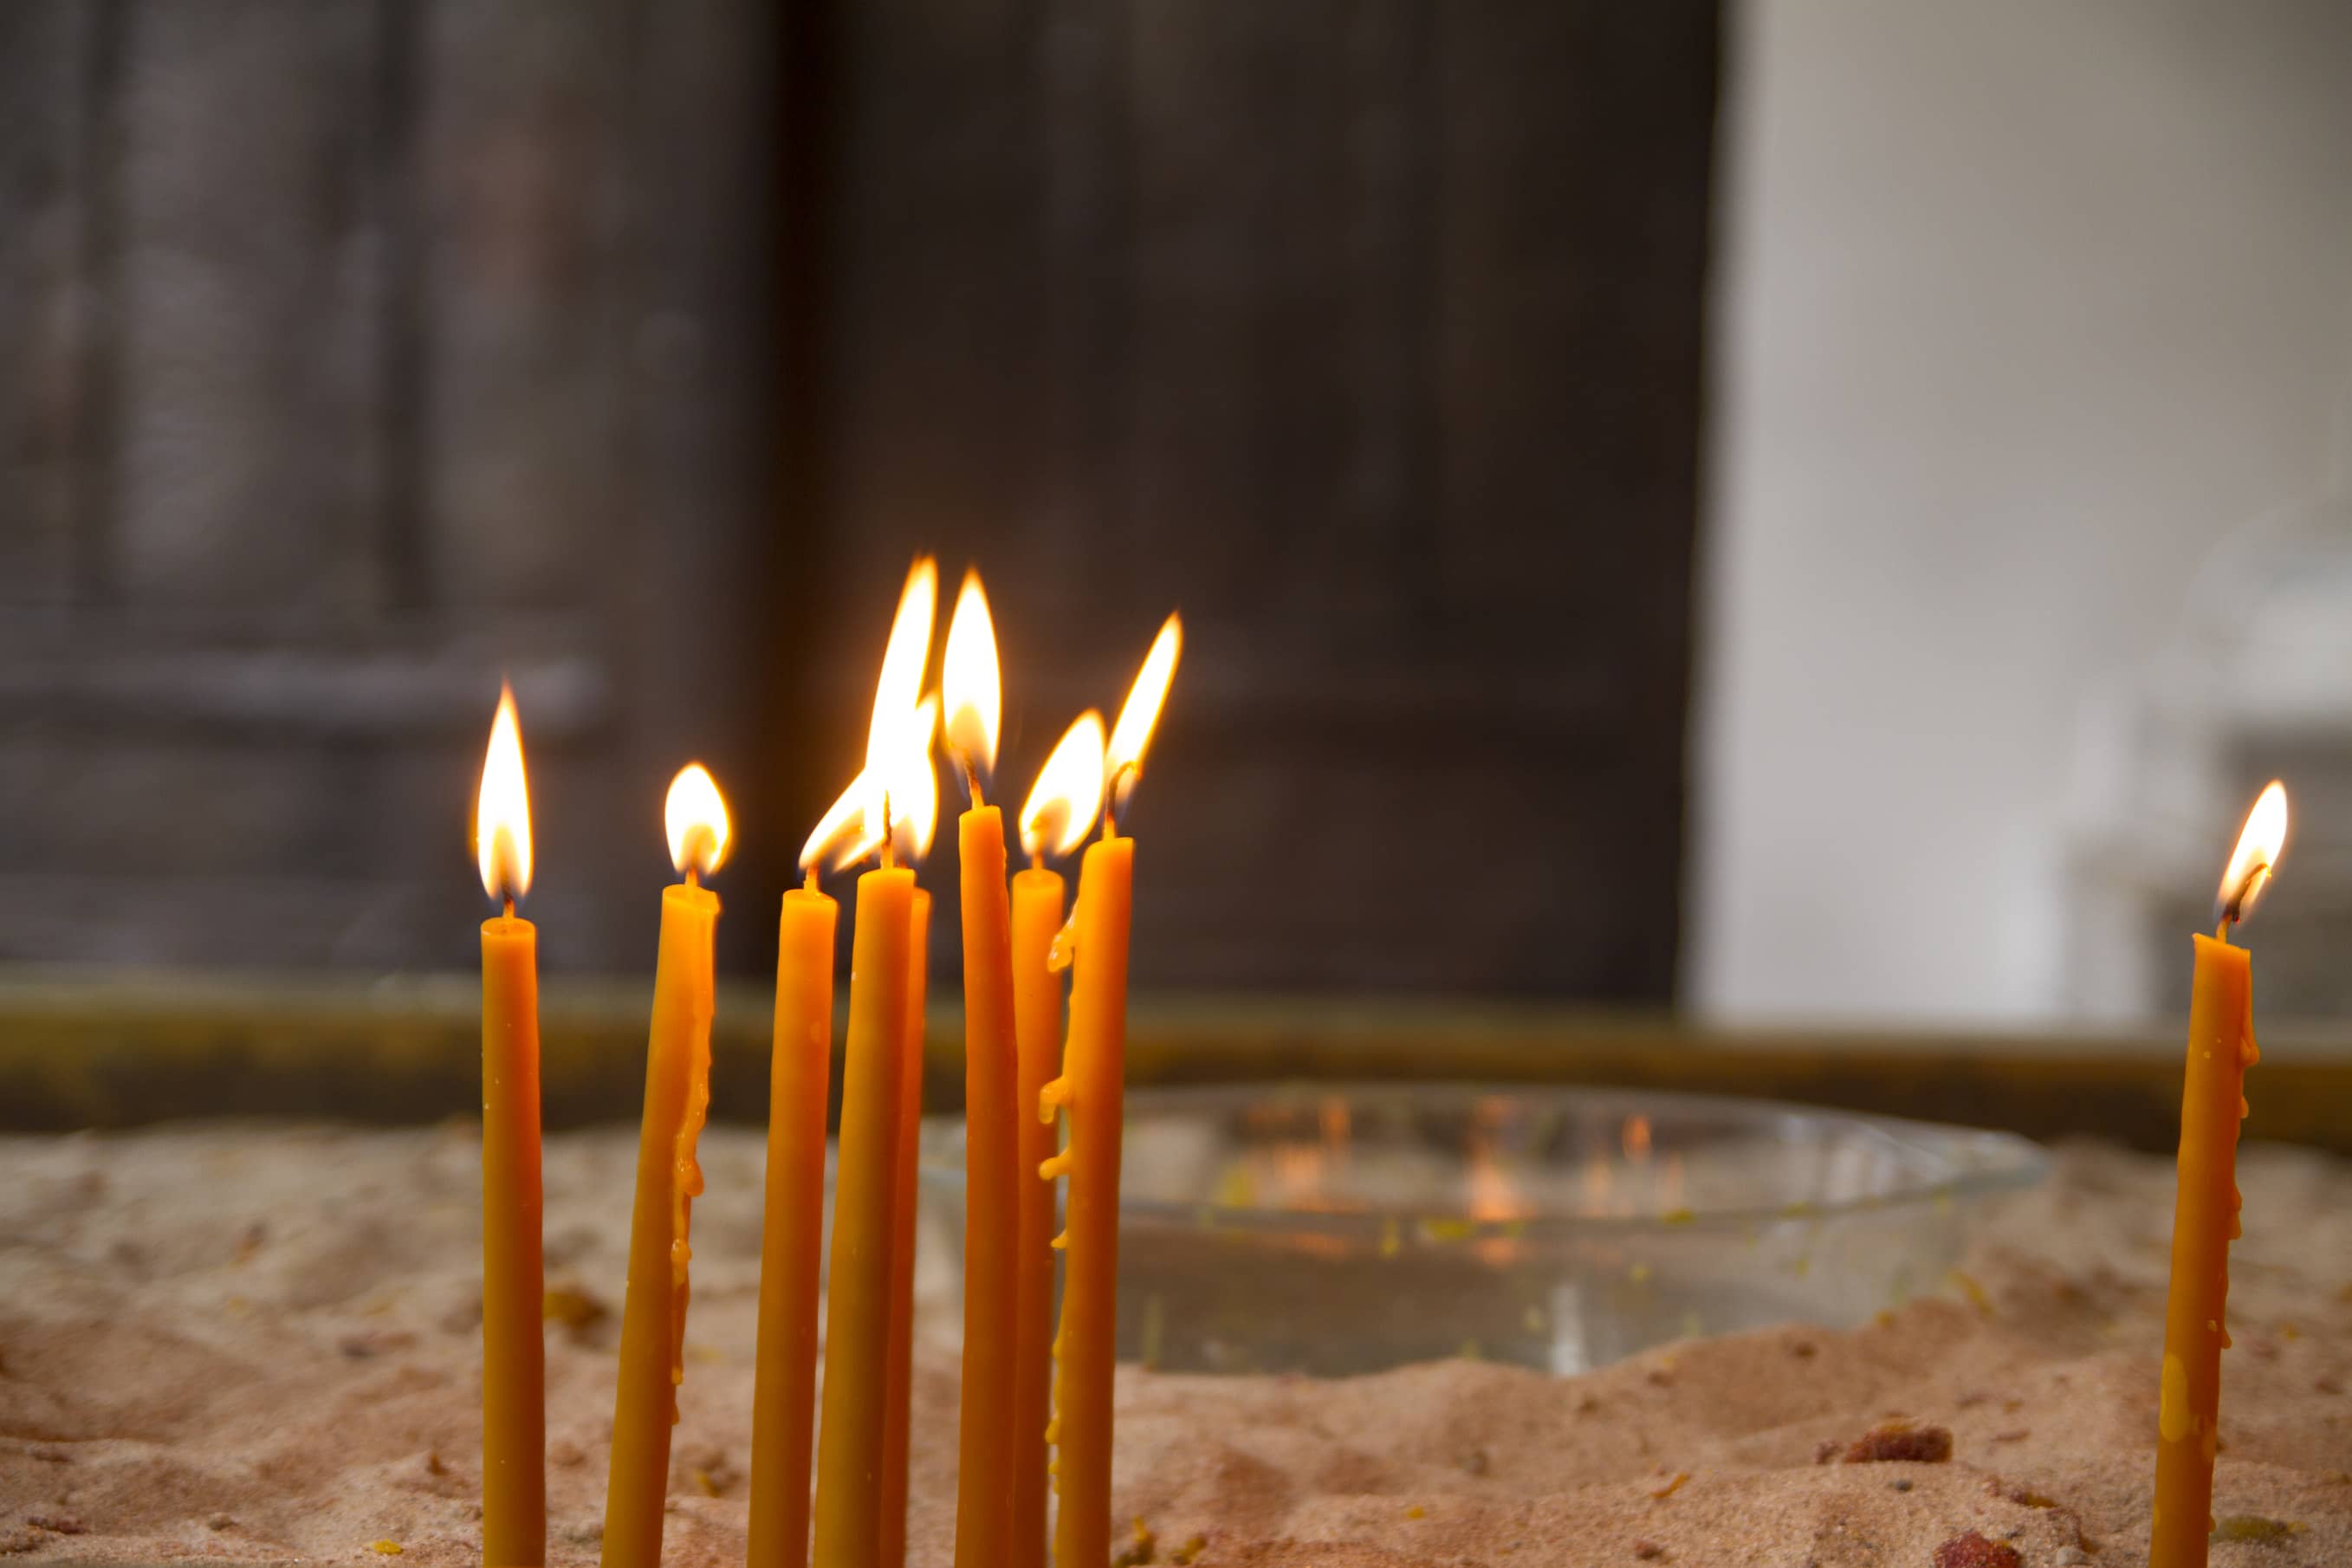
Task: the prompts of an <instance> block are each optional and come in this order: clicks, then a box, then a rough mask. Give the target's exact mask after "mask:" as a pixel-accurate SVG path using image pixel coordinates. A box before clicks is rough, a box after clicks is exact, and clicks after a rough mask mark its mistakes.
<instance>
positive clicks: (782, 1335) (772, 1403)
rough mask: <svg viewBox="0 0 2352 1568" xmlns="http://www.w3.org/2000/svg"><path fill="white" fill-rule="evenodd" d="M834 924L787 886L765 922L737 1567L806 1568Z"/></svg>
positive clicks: (834, 909) (806, 893)
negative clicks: (745, 1483) (747, 1419)
mask: <svg viewBox="0 0 2352 1568" xmlns="http://www.w3.org/2000/svg"><path fill="white" fill-rule="evenodd" d="M812 881H814V878H812ZM838 914H839V906H838V905H836V904H835V902H834V900H831V899H829V898H827V897H825V895H824V894H823V893H821V892H819V891H818V890H817V889H815V888H814V886H812V887H808V888H795V889H793V890H792V891H790V892H788V893H786V894H785V895H784V898H783V907H782V912H781V913H780V914H779V915H778V917H777V922H776V1026H775V1040H774V1058H773V1060H774V1065H773V1068H772V1077H771V1079H770V1082H769V1089H768V1176H767V1194H766V1207H765V1209H764V1211H763V1213H762V1215H761V1226H760V1329H759V1350H758V1355H757V1362H756V1365H755V1367H754V1370H753V1373H752V1387H751V1540H750V1544H749V1548H748V1552H747V1561H748V1563H749V1568H803V1565H804V1564H805V1563H807V1562H808V1531H809V1460H810V1458H811V1451H812V1448H813V1447H814V1440H815V1436H816V1422H815V1415H816V1322H817V1317H816V1314H817V1274H818V1268H819V1267H820V1265H822V1263H823V1262H824V1253H823V1246H824V1122H825V1097H826V1095H827V1093H828V1092H829V1089H830V1084H829V1081H828V1080H829V1079H830V1077H831V1074H832V1055H833V940H834V929H835V922H836V920H837V917H838Z"/></svg>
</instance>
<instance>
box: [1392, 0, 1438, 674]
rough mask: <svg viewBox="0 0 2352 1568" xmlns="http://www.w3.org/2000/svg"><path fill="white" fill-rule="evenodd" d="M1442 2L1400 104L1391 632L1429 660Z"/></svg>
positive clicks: (1434, 599)
mask: <svg viewBox="0 0 2352 1568" xmlns="http://www.w3.org/2000/svg"><path fill="white" fill-rule="evenodd" d="M1438 3H1439V0H1418V3H1417V4H1413V5H1408V6H1407V7H1406V8H1405V26H1406V28H1407V37H1406V38H1405V40H1404V48H1403V51H1402V64H1403V71H1402V80H1401V81H1399V82H1398V84H1397V99H1398V103H1399V106H1400V112H1401V114H1402V119H1403V122H1404V135H1403V138H1402V141H1403V154H1404V169H1403V171H1402V174H1403V178H1402V185H1403V193H1404V215H1403V221H1402V224H1401V225H1400V226H1399V234H1398V239H1399V243H1400V246H1401V248H1402V268H1403V280H1402V281H1403V287H1402V289H1399V290H1398V293H1399V309H1398V312H1397V322H1396V330H1397V332H1398V334H1399V337H1400V339H1401V340H1402V343H1403V345H1404V350H1405V353H1404V385H1403V396H1404V408H1403V410H1402V417H1401V418H1400V419H1399V420H1398V421H1397V428H1398V430H1399V432H1400V434H1401V436H1402V440H1401V442H1400V445H1399V449H1398V451H1397V454H1396V470H1395V472H1396V487H1397V503H1396V506H1397V510H1396V516H1397V521H1398V523H1399V527H1398V529H1397V544H1398V565H1399V566H1400V567H1401V568H1402V570H1400V571H1399V572H1398V574H1397V575H1396V577H1395V579H1394V581H1395V582H1396V584H1398V586H1399V588H1400V589H1401V590H1402V593H1403V594H1404V595H1406V597H1407V603H1408V605H1409V608H1408V610H1407V613H1406V614H1404V615H1403V616H1399V617H1397V618H1396V619H1395V620H1393V621H1392V622H1391V626H1395V627H1397V628H1398V629H1399V630H1400V631H1402V633H1403V634H1404V636H1405V637H1406V638H1408V639H1409V651H1411V652H1415V653H1420V652H1426V651H1429V650H1431V649H1433V647H1434V646H1435V645H1436V644H1437V643H1438V642H1439V640H1440V639H1441V637H1442V635H1443V628H1442V627H1441V626H1440V625H1439V611H1440V609H1441V607H1442V600H1441V597H1440V595H1439V592H1438V584H1439V583H1440V582H1441V581H1442V578H1441V576H1440V574H1439V571H1438V568H1439V567H1440V565H1441V564H1442V562H1441V560H1440V555H1439V550H1438V543H1437V541H1438V534H1439V531H1440V530H1442V529H1443V528H1444V518H1443V516H1442V515H1441V512H1442V510H1443V509H1444V494H1443V490H1442V482H1443V481H1442V474H1443V471H1444V470H1443V465H1444V449H1443V446H1442V443H1443V441H1444V431H1445V426H1444V411H1443V410H1442V409H1441V408H1440V407H1439V406H1438V392H1437V389H1438V385H1439V379H1438V377H1439V372H1440V367H1441V355H1442V353H1443V344H1444V336H1443V334H1444V321H1441V320H1440V319H1439V316H1438V301H1439V300H1440V299H1442V298H1443V295H1442V294H1441V292H1440V291H1439V288H1438V255H1439V243H1440V241H1439V237H1438V233H1437V226H1438V222H1439V214H1440V211H1441V207H1440V204H1439V201H1438V188H1437V184H1438V170H1439V169H1440V168H1441V167H1442V166H1443V165H1444V158H1443V156H1442V150H1441V148H1440V145H1439V139H1440V138H1441V137H1443V136H1444V133H1445V130H1444V121H1443V119H1442V118H1441V117H1440V115H1439V113H1438V95H1439V93H1440V91H1441V89H1442V83H1443V78H1442V77H1441V76H1440V75H1439V62H1438V59H1437V37H1438V29H1437V15H1436V13H1437V5H1438Z"/></svg>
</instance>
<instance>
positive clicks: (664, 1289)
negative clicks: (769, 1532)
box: [604, 763, 730, 1568]
mask: <svg viewBox="0 0 2352 1568" xmlns="http://www.w3.org/2000/svg"><path fill="white" fill-rule="evenodd" d="M664 817H665V821H666V823H667V827H668V832H669V853H670V863H671V864H672V865H674V866H675V867H677V869H678V871H679V872H680V873H682V875H683V878H684V879H683V880H681V881H679V882H677V883H675V884H673V885H672V886H670V887H668V888H665V889H662V913H661V946H660V949H659V953H658V956H657V958H656V963H655V968H654V1016H653V1029H652V1033H651V1035H650V1037H649V1039H648V1042H647V1045H646V1101H645V1120H644V1122H643V1125H642V1127H641V1128H640V1131H639V1134H638V1141H637V1191H636V1201H635V1207H634V1208H633V1209H632V1211H631V1214H630V1220H629V1283H628V1292H627V1295H626V1296H625V1298H624V1299H623V1301H622V1308H621V1367H620V1382H619V1385H618V1387H617V1389H616V1391H615V1394H614V1403H613V1458H612V1469H611V1474H610V1478H609V1483H608V1487H607V1490H606V1493H605V1498H604V1568H659V1564H660V1562H661V1542H662V1510H663V1505H664V1503H665V1501H666V1500H667V1497H668V1494H669V1440H670V1428H671V1427H672V1426H675V1425H676V1424H677V1390H678V1385H679V1384H681V1383H683V1382H684V1381H685V1377H686V1370H685V1349H686V1305H687V1295H688V1287H687V1265H688V1260H689V1259H690V1258H691V1257H692V1250H691V1248H690V1247H688V1242H687V1226H688V1208H689V1205H691V1204H692V1202H693V1200H694V1198H695V1196H696V1195H697V1194H699V1193H700V1192H701V1191H702V1168H701V1166H700V1165H699V1164H698V1163H696V1160H695V1143H696V1141H697V1140H698V1138H699V1136H700V1134H701V1131H702V1121H703V1118H704V1116H705V1115H706V1114H707V1113H708V1112H709V1108H710V1013H711V1003H712V981H711V939H712V936H713V934H714V933H715V931H716V929H717V926H718V923H719V896H718V895H717V894H715V893H713V892H712V891H710V889H708V888H705V887H703V886H702V885H701V881H702V879H703V878H704V877H706V876H709V874H710V873H711V872H713V871H715V870H717V869H718V868H719V864H720V862H722V861H724V860H725V859H726V858H727V851H728V848H729V847H730V846H729V833H728V823H727V805H726V803H725V802H724V801H723V800H721V799H720V798H719V786H718V785H717V784H714V783H712V782H711V778H710V774H709V773H708V772H706V771H705V770H704V769H703V766H702V764H701V763H690V764H688V766H687V767H686V768H684V769H682V770H681V771H680V772H679V773H678V775H677V778H676V779H674V780H673V781H671V784H670V786H669V798H668V802H667V807H666V809H665V811H664Z"/></svg>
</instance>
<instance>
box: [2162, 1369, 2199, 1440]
mask: <svg viewBox="0 0 2352 1568" xmlns="http://www.w3.org/2000/svg"><path fill="white" fill-rule="evenodd" d="M2156 1429H2157V1430H2158V1432H2161V1433H2162V1434H2164V1440H2165V1441H2166V1442H2168V1443H2185V1442H2187V1441H2188V1440H2189V1432H2190V1431H2191V1430H2192V1427H2191V1426H2190V1425H2189V1369H2188V1368H2187V1367H2186V1366H2183V1365H2182V1364H2181V1363H2180V1358H2179V1356H2177V1355H2168V1356H2166V1357H2165V1358H2164V1392H2163V1394H2161V1395H2160V1396H2159V1399H2158V1405H2157V1414H2156Z"/></svg>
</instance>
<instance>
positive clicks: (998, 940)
mask: <svg viewBox="0 0 2352 1568" xmlns="http://www.w3.org/2000/svg"><path fill="white" fill-rule="evenodd" d="M957 837H958V840H959V843H960V846H961V856H962V859H961V884H962V897H963V997H964V1250H963V1266H964V1283H963V1398H962V1404H961V1411H960V1415H959V1426H958V1431H957V1445H956V1454H957V1468H956V1537H955V1539H956V1545H955V1561H956V1563H957V1564H958V1565H959V1568H1001V1565H1002V1564H1003V1563H1005V1562H1006V1560H1007V1558H1006V1554H1007V1552H1009V1550H1010V1549H1011V1530H1012V1522H1013V1515H1012V1504H1013V1478H1014V1475H1015V1473H1016V1465H1015V1462H1014V1461H1015V1445H1016V1442H1017V1440H1018V1437H1019V1434H1018V1433H1017V1432H1016V1430H1015V1427H1014V1425H1013V1419H1014V1403H1013V1399H1014V1395H1013V1389H1014V1376H1015V1373H1016V1370H1017V1369H1016V1364H1015V1357H1016V1354H1017V1339H1018V1336H1017V1332H1016V1322H1017V1320H1016V1318H1015V1311H1016V1310H1017V1308H1018V1306H1019V1300H1020V1298H1019V1290H1020V1284H1019V1278H1018V1268H1017V1264H1018V1261H1019V1257H1020V1242H1021V1198H1022V1195H1023V1194H1024V1192H1025V1190H1026V1189H1028V1188H1031V1187H1042V1186H1044V1185H1045V1184H1044V1183H1042V1182H1040V1181H1038V1180H1037V1179H1036V1175H1035V1171H1036V1167H1035V1166H1034V1164H1033V1165H1031V1166H1030V1167H1029V1168H1028V1170H1027V1171H1026V1172H1024V1170H1023V1169H1022V1166H1021V1121H1022V1120H1023V1118H1022V1117H1021V1113H1020V1110H1021V1108H1020V1103H1019V1100H1018V1099H1017V1089H1018V1061H1017V1058H1016V1055H1015V1045H1014V1037H1013V954H1012V945H1011V944H1012V937H1011V932H1010V930H1009V925H1010V918H1011V917H1010V914H1009V910H1008V906H1007V902H1006V892H1005V887H1004V814H1003V812H1002V811H1001V810H999V809H998V808H997V807H995V806H992V805H975V806H973V807H972V809H971V810H970V811H967V812H965V813H964V814H963V817H962V820H961V823H960V824H959V831H958V835H957ZM1031 1103H1032V1104H1033V1105H1034V1103H1035V1102H1034V1100H1033V1101H1032V1102H1031ZM1024 1175H1025V1176H1026V1177H1027V1179H1026V1180H1024V1179H1023V1178H1024ZM1049 1195H1050V1194H1049ZM1040 1241H1041V1245H1042V1241H1043V1238H1040ZM1044 1256H1045V1258H1046V1268H1047V1269H1048V1270H1049V1271H1050V1269H1051V1268H1052V1267H1053V1264H1052V1256H1053V1255H1052V1254H1051V1253H1050V1252H1046V1253H1045V1255H1044ZM1031 1436H1033V1437H1035V1438H1036V1439H1037V1440H1038V1441H1039V1442H1040V1443H1042V1442H1043V1423H1042V1422H1041V1423H1040V1425H1039V1430H1038V1431H1037V1432H1036V1433H1033V1434H1031Z"/></svg>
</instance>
